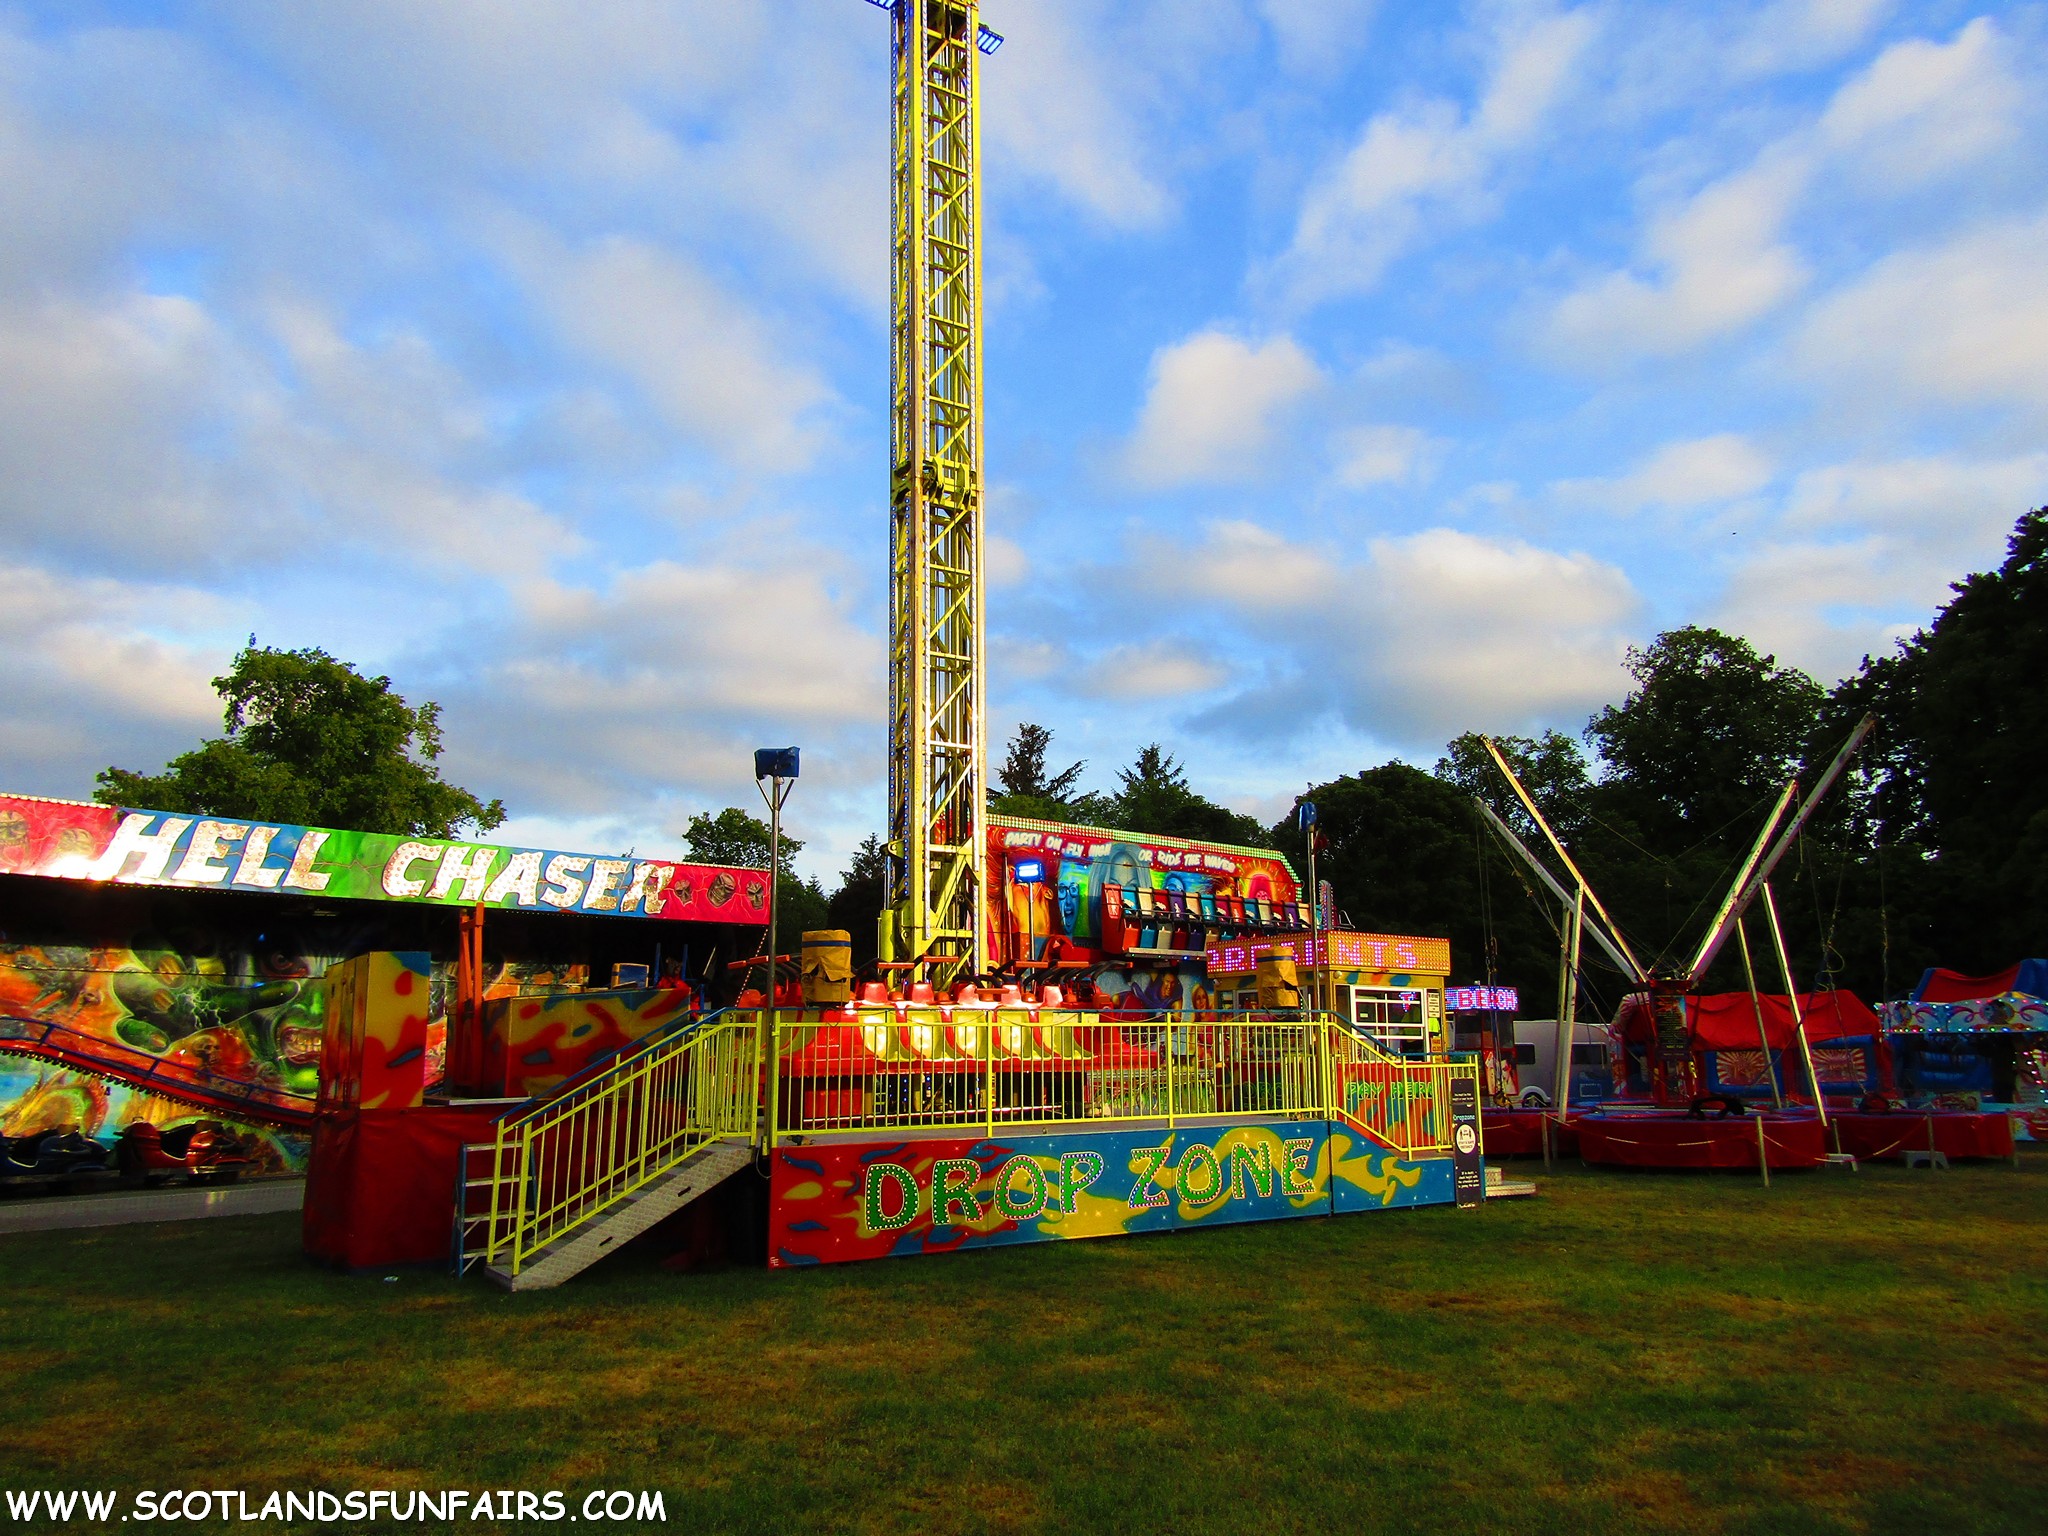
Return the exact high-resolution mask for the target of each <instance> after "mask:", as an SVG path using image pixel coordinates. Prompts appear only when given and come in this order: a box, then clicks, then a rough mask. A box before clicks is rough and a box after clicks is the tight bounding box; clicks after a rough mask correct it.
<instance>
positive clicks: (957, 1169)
mask: <svg viewBox="0 0 2048 1536" xmlns="http://www.w3.org/2000/svg"><path fill="white" fill-rule="evenodd" d="M980 1179H981V1164H979V1163H977V1162H976V1161H975V1160H974V1159H973V1158H971V1157H942V1158H940V1159H939V1160H938V1161H937V1162H935V1163H933V1164H932V1225H933V1226H935V1227H951V1226H963V1227H964V1226H970V1225H972V1224H973V1223H974V1222H977V1221H979V1220H981V1200H980V1198H979V1197H978V1196H976V1194H975V1193H974V1186H975V1185H976V1184H977V1183H978V1182H979V1181H980ZM956 1210H957V1211H958V1212H959V1213H960V1219H959V1221H958V1222H955V1221H954V1219H953V1213H954V1212H955V1211H956Z"/></svg>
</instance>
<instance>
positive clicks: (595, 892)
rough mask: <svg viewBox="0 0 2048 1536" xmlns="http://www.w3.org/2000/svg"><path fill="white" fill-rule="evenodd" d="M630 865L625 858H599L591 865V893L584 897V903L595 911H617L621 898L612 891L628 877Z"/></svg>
mask: <svg viewBox="0 0 2048 1536" xmlns="http://www.w3.org/2000/svg"><path fill="white" fill-rule="evenodd" d="M628 867H629V866H628V865H627V862H626V861H625V860H624V859H599V860H598V861H597V862H596V863H595V864H593V865H591V866H590V894H589V895H587V896H585V897H584V898H583V905H584V906H586V907H588V908H589V909H590V910H591V911H593V912H616V911H617V910H618V907H619V898H618V897H617V896H614V895H613V894H612V893H613V892H614V891H616V890H617V889H618V888H619V882H620V881H621V880H623V879H625V878H626V870H627V868H628Z"/></svg>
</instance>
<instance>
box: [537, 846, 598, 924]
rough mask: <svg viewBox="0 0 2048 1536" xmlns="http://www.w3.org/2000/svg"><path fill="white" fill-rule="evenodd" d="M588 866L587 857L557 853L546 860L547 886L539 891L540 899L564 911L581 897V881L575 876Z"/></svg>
mask: <svg viewBox="0 0 2048 1536" xmlns="http://www.w3.org/2000/svg"><path fill="white" fill-rule="evenodd" d="M588 868H590V860H589V859H587V858H571V857H570V856H569V855H568V854H566V853H558V854H556V855H555V856H554V857H553V858H552V859H549V860H548V873H547V880H548V883H547V886H546V888H545V889H544V890H542V891H541V893H540V899H541V900H542V901H544V902H546V903H547V904H548V905H549V906H551V907H560V908H561V909H562V910H563V911H564V912H567V911H568V910H569V909H570V908H572V907H574V906H575V905H576V903H577V902H579V901H581V900H582V899H583V882H582V881H581V880H580V879H578V878H577V877H578V876H579V875H581V874H582V873H583V871H585V870H586V869H588Z"/></svg>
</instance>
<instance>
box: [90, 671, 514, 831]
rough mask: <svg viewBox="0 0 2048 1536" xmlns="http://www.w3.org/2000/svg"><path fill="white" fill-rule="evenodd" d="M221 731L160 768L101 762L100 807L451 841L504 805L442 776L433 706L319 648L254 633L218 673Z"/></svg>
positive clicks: (478, 827) (501, 814)
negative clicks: (291, 646)
mask: <svg viewBox="0 0 2048 1536" xmlns="http://www.w3.org/2000/svg"><path fill="white" fill-rule="evenodd" d="M213 686H214V691H215V692H217V693H218V694H220V696H221V698H222V699H224V700H225V701H226V703H227V709H226V711H225V715H224V721H225V724H226V726H227V735H226V736H225V737H221V738H216V739H215V740H212V741H208V742H205V743H203V744H202V745H200V746H199V747H197V748H196V749H194V750H193V751H190V752H187V753H184V754H183V755H181V756H179V757H176V758H173V759H172V760H171V762H170V763H169V764H168V765H166V766H165V768H164V769H163V771H162V772H160V773H155V774H145V773H136V772H133V771H131V770H129V769H126V768H111V767H110V768H107V769H104V770H103V771H102V772H101V773H100V774H99V775H98V776H97V779H96V783H97V785H98V788H96V789H95V790H94V791H93V798H95V799H96V800H99V801H101V802H102V803H104V804H108V805H132V806H140V807H146V808H148V809H150V810H159V811H178V812H181V813H197V814H199V815H208V816H237V817H242V818H245V819H247V820H250V821H279V822H287V823H293V824H296V825H300V826H326V827H345V828H349V829H351V830H360V831H365V832H388V833H395V834H411V835H413V836H417V837H458V836H462V835H464V829H465V828H474V829H475V831H477V832H488V831H490V830H491V829H492V828H493V827H495V826H497V825H498V824H499V823H501V822H502V821H504V819H505V804H504V802H503V801H502V800H492V801H491V802H490V803H489V804H488V805H486V804H485V803H483V802H482V801H481V800H479V799H478V798H477V797H476V796H475V795H473V794H471V793H470V792H469V791H468V790H466V789H463V788H461V787H460V786H458V785H454V784H449V783H445V782H444V781H443V780H442V778H441V775H440V772H439V771H438V770H437V769H436V768H435V767H434V766H433V765H434V762H435V760H436V759H437V758H439V757H440V755H441V747H442V742H441V706H440V705H438V704H433V703H427V704H422V705H420V706H419V707H418V708H414V707H413V706H412V705H410V704H408V703H406V701H405V700H404V699H403V698H401V697H400V696H399V695H398V694H396V693H393V692H392V691H391V679H390V678H388V677H364V676H363V675H362V674H361V673H360V672H358V671H357V670H356V669H355V668H354V667H353V666H351V665H349V664H348V663H347V662H344V661H337V660H335V659H334V658H333V657H332V656H330V655H328V654H327V653H326V652H325V651H322V650H313V649H308V650H300V651H283V650H275V649H272V648H270V647H267V646H258V645H257V644H256V643H255V641H254V638H253V637H251V640H250V643H249V644H248V645H247V646H246V647H244V648H243V649H242V651H241V652H240V653H239V654H238V655H236V657H235V660H234V665H233V666H232V667H230V668H229V670H228V673H227V675H226V676H225V677H217V678H215V679H214V680H213Z"/></svg>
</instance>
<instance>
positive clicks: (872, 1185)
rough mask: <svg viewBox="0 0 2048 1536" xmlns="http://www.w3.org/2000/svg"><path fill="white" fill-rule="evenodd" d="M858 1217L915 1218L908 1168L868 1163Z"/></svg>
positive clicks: (894, 1222) (886, 1225) (877, 1227)
mask: <svg viewBox="0 0 2048 1536" xmlns="http://www.w3.org/2000/svg"><path fill="white" fill-rule="evenodd" d="M536 857H537V855H536ZM884 1184H893V1185H895V1186H896V1195H897V1199H898V1203H899V1205H900V1207H901V1208H900V1209H899V1210H898V1211H897V1212H896V1214H895V1215H894V1216H888V1215H884V1214H883V1211H882V1186H883V1185H884ZM861 1216H862V1221H863V1225H865V1226H866V1227H867V1229H868V1230H869V1231H870V1232H894V1231H896V1230H897V1229H898V1228H899V1227H907V1226H909V1225H910V1224H911V1223H912V1222H913V1221H915V1220H917V1180H916V1179H914V1178H912V1177H911V1176H910V1170H909V1169H908V1168H900V1167H898V1166H897V1165H896V1164H894V1163H869V1164H868V1177H867V1184H866V1187H865V1188H864V1189H863V1190H862V1191H861Z"/></svg>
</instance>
